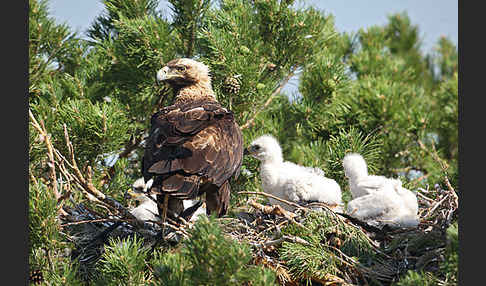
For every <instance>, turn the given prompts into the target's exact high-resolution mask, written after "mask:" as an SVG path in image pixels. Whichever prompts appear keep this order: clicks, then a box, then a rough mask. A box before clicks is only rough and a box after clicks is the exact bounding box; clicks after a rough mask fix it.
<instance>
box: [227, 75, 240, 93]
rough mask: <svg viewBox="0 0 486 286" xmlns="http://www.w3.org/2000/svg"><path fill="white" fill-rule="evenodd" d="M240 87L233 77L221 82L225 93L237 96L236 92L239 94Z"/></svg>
mask: <svg viewBox="0 0 486 286" xmlns="http://www.w3.org/2000/svg"><path fill="white" fill-rule="evenodd" d="M240 87H241V85H240V82H239V81H238V79H237V78H236V77H234V76H229V77H227V78H225V80H224V82H223V91H224V92H225V93H232V94H238V92H240Z"/></svg>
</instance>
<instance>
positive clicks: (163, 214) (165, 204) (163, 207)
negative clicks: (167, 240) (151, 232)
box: [162, 194, 169, 236]
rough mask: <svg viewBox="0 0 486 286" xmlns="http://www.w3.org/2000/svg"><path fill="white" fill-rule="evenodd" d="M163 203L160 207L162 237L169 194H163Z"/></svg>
mask: <svg viewBox="0 0 486 286" xmlns="http://www.w3.org/2000/svg"><path fill="white" fill-rule="evenodd" d="M163 196H164V203H163V206H162V236H163V235H164V233H165V220H166V219H167V208H168V206H169V194H163Z"/></svg>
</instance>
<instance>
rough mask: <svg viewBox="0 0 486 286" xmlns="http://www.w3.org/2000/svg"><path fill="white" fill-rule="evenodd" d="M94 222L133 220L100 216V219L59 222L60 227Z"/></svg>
mask: <svg viewBox="0 0 486 286" xmlns="http://www.w3.org/2000/svg"><path fill="white" fill-rule="evenodd" d="M94 222H134V220H129V219H118V218H100V219H88V220H79V221H75V222H67V223H63V224H61V227H65V226H69V225H77V224H83V223H94Z"/></svg>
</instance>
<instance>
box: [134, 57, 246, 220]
mask: <svg viewBox="0 0 486 286" xmlns="http://www.w3.org/2000/svg"><path fill="white" fill-rule="evenodd" d="M208 73H209V71H208V69H207V67H206V66H205V65H203V64H202V63H200V62H197V61H194V60H190V59H176V60H172V61H170V62H169V63H168V64H167V66H166V67H164V68H163V69H161V70H160V71H159V72H158V73H157V80H158V81H163V82H167V83H168V84H170V85H171V87H172V88H173V89H174V92H175V102H174V104H173V105H171V106H168V107H165V108H163V109H162V110H160V111H159V112H157V113H155V114H154V115H153V116H152V119H151V129H150V134H149V137H148V138H147V141H146V147H145V148H146V149H145V154H144V157H143V161H142V172H143V176H144V178H145V181H148V180H149V179H150V178H153V179H154V182H153V184H152V188H151V191H155V192H157V193H160V195H158V196H157V200H158V201H159V202H160V203H159V214H162V213H163V212H162V210H161V209H160V206H161V205H163V200H164V197H165V195H168V215H172V216H173V215H174V213H175V214H176V215H179V214H181V213H182V211H183V204H182V200H183V199H194V198H195V197H197V196H201V195H202V194H204V193H205V194H206V209H207V213H208V214H210V213H214V212H215V213H216V214H217V215H218V216H221V215H223V214H225V213H226V211H227V209H228V204H229V198H230V185H229V180H230V178H232V177H237V176H238V175H239V171H240V167H241V163H242V156H243V137H242V134H241V131H240V128H239V126H238V124H237V123H236V122H235V119H234V116H233V113H232V112H231V111H229V110H227V109H225V108H224V107H222V106H221V105H220V103H219V102H218V101H217V100H216V98H215V96H214V93H213V90H212V88H211V80H210V78H209V75H208Z"/></svg>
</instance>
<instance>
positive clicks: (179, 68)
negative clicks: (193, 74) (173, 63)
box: [176, 66, 186, 72]
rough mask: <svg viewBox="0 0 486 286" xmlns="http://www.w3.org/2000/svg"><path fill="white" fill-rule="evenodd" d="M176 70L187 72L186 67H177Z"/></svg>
mask: <svg viewBox="0 0 486 286" xmlns="http://www.w3.org/2000/svg"><path fill="white" fill-rule="evenodd" d="M176 69H177V70H178V71H181V72H183V71H185V70H186V67H185V66H178V67H176Z"/></svg>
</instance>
